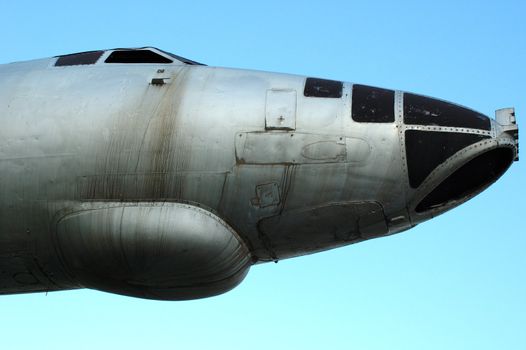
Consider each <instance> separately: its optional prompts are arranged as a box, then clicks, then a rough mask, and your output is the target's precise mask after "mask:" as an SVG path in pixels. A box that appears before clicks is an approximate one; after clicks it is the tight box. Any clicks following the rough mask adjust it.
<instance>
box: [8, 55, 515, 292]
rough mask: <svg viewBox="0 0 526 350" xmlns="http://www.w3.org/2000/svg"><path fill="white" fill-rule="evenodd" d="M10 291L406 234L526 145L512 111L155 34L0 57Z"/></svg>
mask: <svg viewBox="0 0 526 350" xmlns="http://www.w3.org/2000/svg"><path fill="white" fill-rule="evenodd" d="M0 120H1V123H2V128H0V294H12V293H24V292H39V291H56V290H65V289H74V288H93V289H98V290H102V291H107V292H113V293H118V294H124V295H129V296H135V297H141V298H150V299H163V300H185V299H194V298H202V297H208V296H212V295H217V294H220V293H223V292H226V291H228V290H230V289H232V288H233V287H235V286H236V285H237V284H239V283H240V282H241V281H242V280H243V278H244V276H245V275H246V274H247V272H248V270H249V268H250V266H252V265H253V264H256V263H260V262H268V261H277V260H279V259H286V258H291V257H295V256H299V255H304V254H310V253H314V252H318V251H323V250H327V249H331V248H335V247H339V246H343V245H347V244H351V243H357V242H360V241H363V240H367V239H371V238H376V237H382V236H386V235H391V234H394V233H397V232H401V231H404V230H407V229H409V228H411V227H413V226H415V225H417V224H418V223H420V222H423V221H425V220H428V219H430V218H433V217H435V216H437V215H439V214H441V213H443V212H445V211H447V210H449V209H451V208H453V207H455V206H457V205H459V204H461V203H463V202H465V201H466V200H468V199H470V198H471V197H473V196H474V195H476V194H478V193H480V192H481V191H482V190H484V189H485V188H486V187H487V186H489V185H490V184H491V183H493V182H494V181H496V180H497V179H498V178H499V177H500V176H501V175H502V174H503V173H504V172H505V171H506V169H508V167H509V166H510V165H511V164H512V163H513V161H514V160H517V159H518V127H517V125H516V122H515V114H514V110H513V109H512V108H507V109H501V110H498V111H497V112H496V118H495V119H490V118H488V117H486V116H485V115H483V114H480V113H478V112H475V111H473V110H471V109H468V108H465V107H462V106H459V105H456V104H452V103H449V102H446V101H442V100H437V99H432V98H429V97H425V96H421V95H416V94H412V93H404V92H402V91H395V90H388V89H382V88H376V87H371V86H366V85H359V84H352V83H347V82H340V81H334V80H326V79H318V78H310V77H303V76H297V75H287V74H277V73H268V72H259V71H251V70H239V69H227V68H218V67H209V66H205V65H202V64H199V63H197V62H193V61H190V60H187V59H184V58H182V57H179V56H175V55H172V54H169V53H167V52H164V51H161V50H158V49H155V48H141V49H115V50H103V51H91V52H84V53H78V54H72V55H65V56H57V57H53V58H46V59H40V60H34V61H28V62H19V63H11V64H6V65H1V66H0Z"/></svg>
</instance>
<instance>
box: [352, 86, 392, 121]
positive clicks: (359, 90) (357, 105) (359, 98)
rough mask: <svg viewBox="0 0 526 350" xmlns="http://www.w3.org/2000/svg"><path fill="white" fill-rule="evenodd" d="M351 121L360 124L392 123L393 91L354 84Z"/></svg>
mask: <svg viewBox="0 0 526 350" xmlns="http://www.w3.org/2000/svg"><path fill="white" fill-rule="evenodd" d="M352 119H353V120H354V121H356V122H361V123H364V122H365V123H391V122H394V91H393V90H387V89H381V88H376V87H372V86H366V85H358V84H354V85H353V88H352Z"/></svg>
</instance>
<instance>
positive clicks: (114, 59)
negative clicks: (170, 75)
mask: <svg viewBox="0 0 526 350" xmlns="http://www.w3.org/2000/svg"><path fill="white" fill-rule="evenodd" d="M104 62H106V63H172V62H173V61H172V60H171V59H168V58H166V57H164V56H162V55H159V54H158V53H155V52H153V51H150V50H119V51H113V52H112V53H111V55H109V56H108V58H106V61H104Z"/></svg>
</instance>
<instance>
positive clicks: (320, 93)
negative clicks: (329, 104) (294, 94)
mask: <svg viewBox="0 0 526 350" xmlns="http://www.w3.org/2000/svg"><path fill="white" fill-rule="evenodd" d="M342 89H343V83H342V82H341V81H336V80H327V79H318V78H307V81H306V82H305V90H304V91H303V94H304V95H305V96H306V97H329V98H340V97H342Z"/></svg>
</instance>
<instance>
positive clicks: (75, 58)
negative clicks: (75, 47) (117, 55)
mask: <svg viewBox="0 0 526 350" xmlns="http://www.w3.org/2000/svg"><path fill="white" fill-rule="evenodd" d="M102 55H104V51H103V50H99V51H86V52H78V53H72V54H69V55H62V56H58V58H57V60H56V61H55V67H68V66H87V65H92V64H95V63H97V61H98V60H99V59H100V58H101V57H102Z"/></svg>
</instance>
